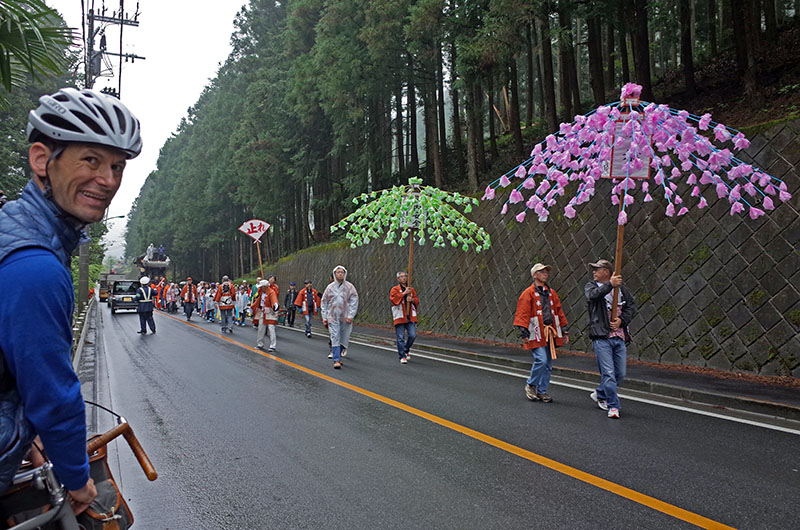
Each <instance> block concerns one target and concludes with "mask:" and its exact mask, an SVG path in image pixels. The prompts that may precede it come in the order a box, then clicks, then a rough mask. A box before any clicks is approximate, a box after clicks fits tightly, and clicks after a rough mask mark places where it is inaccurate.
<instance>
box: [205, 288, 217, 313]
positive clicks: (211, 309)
mask: <svg viewBox="0 0 800 530" xmlns="http://www.w3.org/2000/svg"><path fill="white" fill-rule="evenodd" d="M206 284H208V282H206ZM216 297H217V284H216V282H211V287H207V288H206V293H205V309H206V314H205V318H206V321H208V322H216V320H217V317H216V313H217V303H216V302H215V301H214V298H216Z"/></svg>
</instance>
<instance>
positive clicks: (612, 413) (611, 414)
mask: <svg viewBox="0 0 800 530" xmlns="http://www.w3.org/2000/svg"><path fill="white" fill-rule="evenodd" d="M608 417H609V418H614V419H619V409H608Z"/></svg>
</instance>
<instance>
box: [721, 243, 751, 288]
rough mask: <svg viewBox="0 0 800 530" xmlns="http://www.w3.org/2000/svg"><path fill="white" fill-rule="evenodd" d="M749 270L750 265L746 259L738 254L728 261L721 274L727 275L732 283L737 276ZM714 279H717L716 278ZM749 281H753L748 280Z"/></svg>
mask: <svg viewBox="0 0 800 530" xmlns="http://www.w3.org/2000/svg"><path fill="white" fill-rule="evenodd" d="M756 246H757V245H756ZM756 255H757V254H756ZM753 257H754V258H755V256H753ZM748 268H749V264H748V263H747V261H746V260H745V259H744V257H742V255H741V254H737V255H735V256H733V257H732V258H731V259H730V260H728V263H726V264H725V268H724V269H722V271H721V272H723V273H724V274H725V275H727V276H728V278H730V279H731V281H732V280H733V279H735V278H736V277H737V276H739V275H740V274H741V273H742V272H747V270H748ZM714 278H716V276H714ZM747 281H751V280H749V279H748V280H747Z"/></svg>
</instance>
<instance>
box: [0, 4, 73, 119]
mask: <svg viewBox="0 0 800 530" xmlns="http://www.w3.org/2000/svg"><path fill="white" fill-rule="evenodd" d="M74 38H75V36H74V35H73V33H72V30H71V29H70V28H67V27H66V26H65V25H64V21H63V20H62V18H61V17H60V16H59V15H58V13H57V12H55V11H54V10H52V9H51V8H49V7H47V4H46V3H45V2H44V0H8V1H5V2H2V3H0V85H2V87H3V88H4V89H5V91H6V92H11V90H12V88H18V89H20V88H25V87H26V86H27V85H28V82H29V78H30V77H32V78H33V79H34V80H37V81H39V80H41V79H43V78H45V77H46V76H51V75H54V74H55V75H59V74H61V73H62V72H63V71H64V70H66V68H67V67H68V66H69V58H68V57H67V56H66V54H65V53H64V49H65V48H66V47H67V46H69V45H70V44H71V43H72V41H73V39H74ZM9 103H10V101H9V100H8V99H7V95H6V94H4V93H3V92H2V91H0V109H8V108H10V105H9Z"/></svg>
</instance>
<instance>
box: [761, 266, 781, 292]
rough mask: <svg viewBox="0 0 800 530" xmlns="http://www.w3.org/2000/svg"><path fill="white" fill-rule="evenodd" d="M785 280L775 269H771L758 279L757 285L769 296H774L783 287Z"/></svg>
mask: <svg viewBox="0 0 800 530" xmlns="http://www.w3.org/2000/svg"><path fill="white" fill-rule="evenodd" d="M785 281H786V280H785V279H784V277H783V275H781V274H780V273H779V272H778V271H777V270H775V268H774V267H773V268H771V269H769V270H768V271H767V273H766V274H765V275H764V276H762V277H761V279H759V281H758V282H759V284H760V285H761V287H762V289H764V290H765V291H767V292H768V293H769V295H770V296H775V295H776V294H778V293H779V292H780V290H781V288H782V287H783V286H784V285H785Z"/></svg>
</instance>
